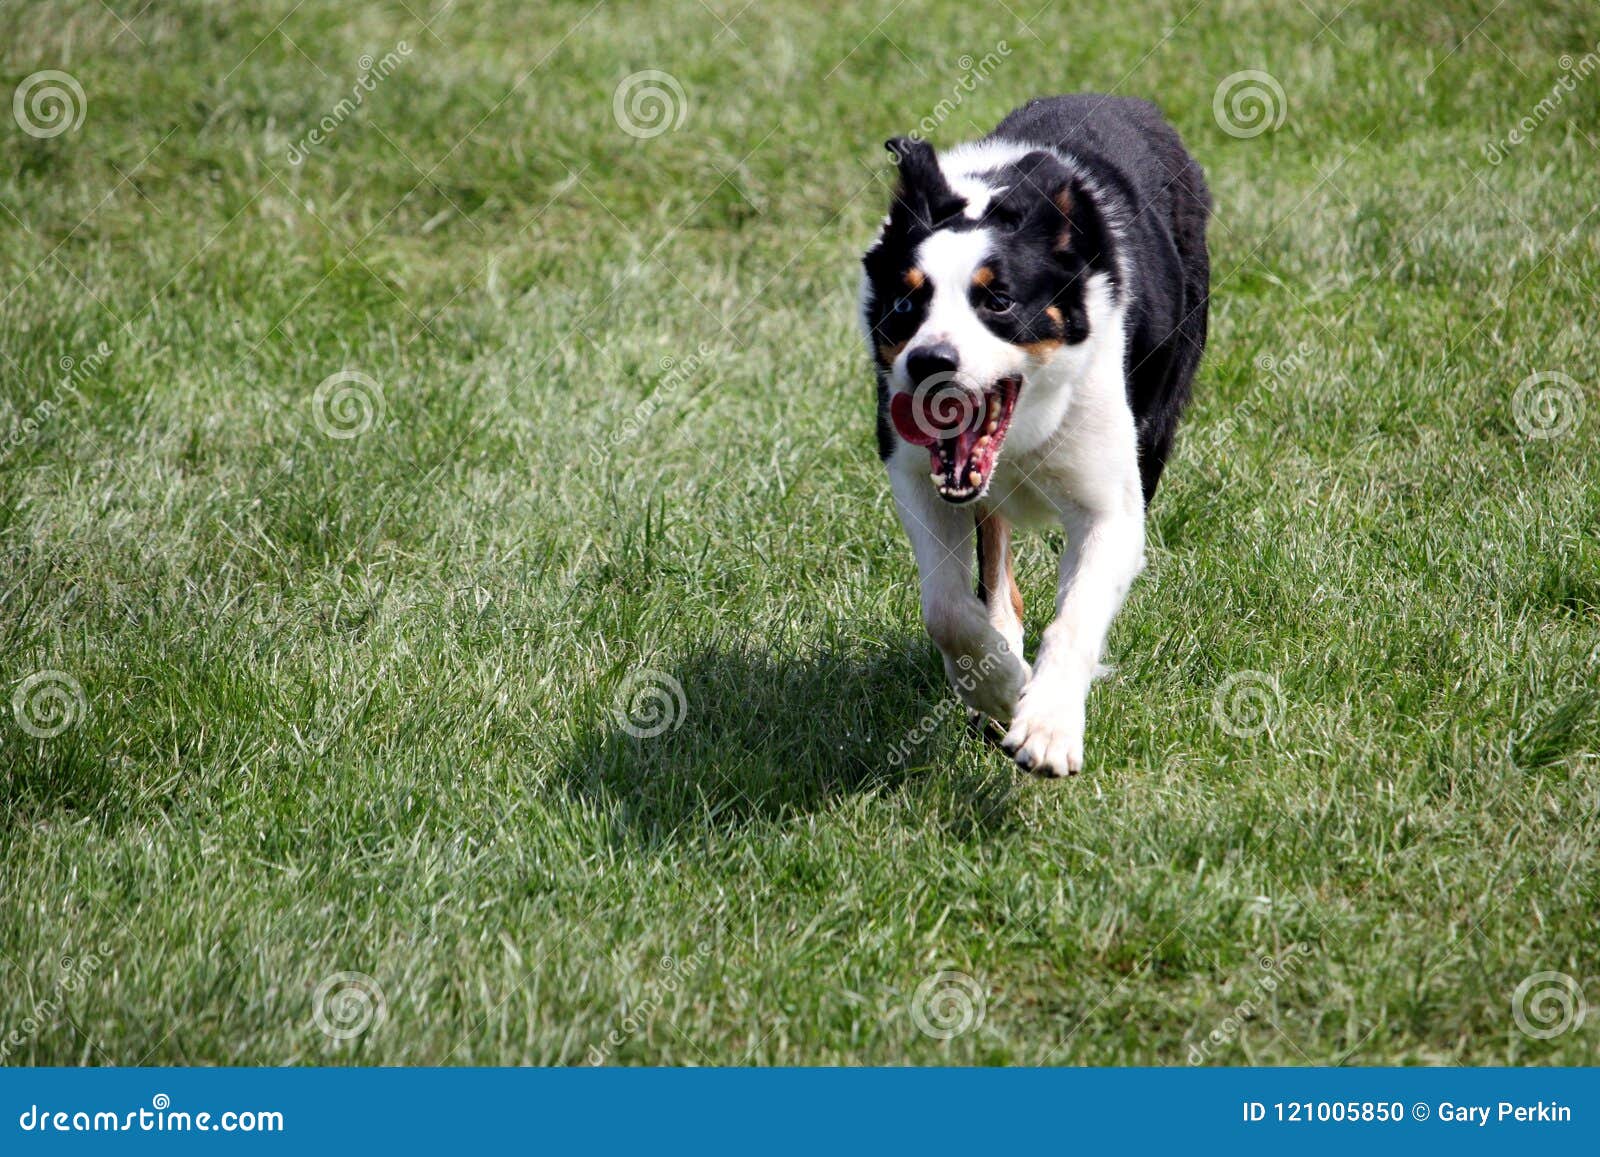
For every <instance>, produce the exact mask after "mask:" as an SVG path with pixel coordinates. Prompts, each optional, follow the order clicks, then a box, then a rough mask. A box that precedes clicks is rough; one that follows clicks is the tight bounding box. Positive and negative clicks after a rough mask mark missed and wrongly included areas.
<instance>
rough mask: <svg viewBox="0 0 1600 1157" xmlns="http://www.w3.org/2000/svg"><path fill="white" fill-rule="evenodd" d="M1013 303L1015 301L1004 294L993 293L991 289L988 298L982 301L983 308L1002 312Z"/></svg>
mask: <svg viewBox="0 0 1600 1157" xmlns="http://www.w3.org/2000/svg"><path fill="white" fill-rule="evenodd" d="M1015 304H1016V302H1014V301H1012V300H1011V299H1010V298H1009V297H1007V296H1006V295H1005V294H1003V293H995V292H992V291H991V292H990V294H989V298H988V300H987V301H985V302H984V303H983V305H984V308H985V309H988V310H990V311H992V312H994V313H1004V312H1005V311H1006V310H1008V309H1010V308H1011V307H1012V306H1013V305H1015Z"/></svg>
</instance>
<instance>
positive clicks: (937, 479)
mask: <svg viewBox="0 0 1600 1157" xmlns="http://www.w3.org/2000/svg"><path fill="white" fill-rule="evenodd" d="M928 477H929V478H932V479H933V484H934V485H935V486H938V485H939V484H940V483H941V482H943V481H944V475H943V474H940V473H939V472H938V471H937V470H935V471H934V472H933V473H931V474H929V475H928Z"/></svg>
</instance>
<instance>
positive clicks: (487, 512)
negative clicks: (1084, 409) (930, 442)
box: [0, 0, 1600, 1065]
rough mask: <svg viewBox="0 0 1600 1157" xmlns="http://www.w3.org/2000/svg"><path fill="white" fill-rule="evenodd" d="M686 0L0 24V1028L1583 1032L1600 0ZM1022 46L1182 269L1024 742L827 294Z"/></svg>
mask: <svg viewBox="0 0 1600 1157" xmlns="http://www.w3.org/2000/svg"><path fill="white" fill-rule="evenodd" d="M740 3H741V0H705V2H704V3H701V2H700V0H674V2H672V3H667V4H658V3H645V2H643V0H628V2H624V0H601V2H600V3H598V4H593V3H591V2H590V0H577V2H571V3H569V2H565V0H563V2H557V3H550V4H538V5H529V4H518V3H512V2H510V0H505V2H502V3H492V4H491V3H467V2H465V0H459V2H457V3H456V4H454V5H453V6H452V5H448V4H445V5H444V6H443V7H440V6H439V4H440V0H426V4H424V3H419V2H418V0H394V2H393V3H385V4H379V5H374V6H371V7H368V6H360V8H359V11H358V10H357V9H356V8H352V7H351V6H349V5H337V4H331V3H323V2H320V0H313V2H312V3H302V4H296V3H290V2H288V0H272V2H262V3H252V4H240V5H225V4H214V3H213V4H201V3H181V2H174V3H166V2H162V3H158V4H152V5H148V6H145V7H143V8H142V9H141V7H140V5H139V4H138V3H135V2H133V0H127V2H124V0H108V2H107V3H106V4H101V3H99V2H98V0H71V2H63V3H49V4H44V3H16V2H12V3H6V4H3V5H0V65H3V67H0V98H3V97H4V96H5V95H6V94H13V95H14V97H15V99H14V101H13V102H12V103H11V104H10V105H9V106H8V107H0V439H3V441H0V692H3V696H0V771H3V777H0V784H3V792H4V808H3V814H0V1034H6V1035H0V1055H3V1056H4V1057H5V1058H6V1060H7V1061H8V1062H9V1063H21V1064H45V1063H49V1064H78V1063H83V1064H109V1063H115V1064H118V1065H128V1064H135V1063H139V1062H145V1063H156V1064H166V1063H220V1064H230V1063H255V1064H279V1063H319V1064H320V1063H400V1064H419V1063H430V1064H434V1063H438V1064H465V1063H472V1064H488V1063H522V1062H532V1063H551V1064H581V1063H585V1062H586V1061H587V1062H591V1063H592V1062H594V1061H598V1060H603V1061H605V1062H606V1063H618V1064H622V1063H669V1064H707V1063H717V1064H730V1063H753V1064H807V1063H833V1064H839V1063H914V1064H940V1063H961V1064H974V1063H976V1064H991V1063H1028V1064H1084V1063H1092V1064H1101V1063H1172V1064H1183V1063H1188V1062H1196V1061H1199V1062H1204V1063H1208V1064H1233V1063H1246V1062H1254V1063H1270V1064H1306V1063H1311V1064H1330V1063H1352V1064H1370V1063H1380V1062H1391V1063H1392V1062H1401V1063H1466V1064H1490V1063H1514V1064H1521V1063H1592V1062H1593V1061H1594V1060H1595V1057H1596V1050H1597V1047H1600V1011H1596V1012H1594V1013H1593V1014H1592V1015H1590V1016H1589V1018H1588V1020H1587V1022H1585V1021H1584V1020H1583V1019H1582V1018H1581V1016H1580V1015H1579V1014H1580V1012H1581V1010H1582V1009H1583V1008H1584V1005H1583V1003H1582V1001H1583V1000H1584V992H1583V991H1582V990H1583V989H1584V988H1585V986H1587V998H1588V999H1589V1000H1590V1001H1594V1002H1600V979H1597V977H1600V941H1597V939H1596V935H1595V923H1596V915H1597V912H1600V851H1597V845H1600V807H1597V805H1600V791H1597V787H1600V756H1597V752H1600V690H1597V687H1600V650H1597V646H1600V463H1597V455H1596V448H1597V445H1596V444H1597V438H1596V434H1597V431H1600V398H1597V396H1596V389H1595V387H1596V382H1597V381H1600V353H1597V346H1596V342H1595V327H1594V317H1595V315H1596V290H1597V287H1600V243H1597V237H1600V221H1597V218H1596V216H1595V213H1596V200H1597V196H1600V186H1597V184H1596V181H1595V173H1596V170H1597V166H1600V131H1597V130H1596V129H1595V127H1594V126H1595V125H1596V124H1600V58H1597V57H1596V56H1595V55H1593V54H1595V53H1597V52H1600V47H1597V45H1600V12H1597V11H1596V10H1595V9H1594V8H1593V6H1591V5H1581V4H1577V3H1563V2H1556V0H1527V2H1524V3H1519V4H1516V5H1503V6H1502V5H1499V4H1496V3H1494V2H1493V0H1428V2H1427V3H1423V2H1421V0H1415V2H1412V3H1403V4H1400V5H1398V6H1396V5H1392V4H1387V3H1379V2H1377V0H1353V2H1351V3H1348V4H1341V2H1340V0H1308V2H1307V3H1306V4H1276V3H1268V2H1266V0H1258V2H1244V0H1200V2H1199V3H1194V4H1191V0H1171V2H1163V3H1139V4H1134V5H1130V4H1128V3H1121V2H1111V0H1082V2H1078V3H1073V4H1071V5H1066V4H1047V5H1045V6H1044V7H1043V8H1041V9H1039V11H1038V12H1037V13H1035V12H1034V11H1033V8H1034V3H1033V0H1029V3H1027V4H1026V5H1013V7H1014V11H1013V12H1011V13H1009V14H1008V11H1007V9H1006V8H1005V7H1004V6H990V5H977V4H969V3H958V2H939V3H932V2H919V0H912V2H911V3H905V4H903V5H895V6H893V7H890V6H888V5H883V6H857V5H848V4H839V5H830V6H827V8H826V10H823V9H822V8H819V6H817V5H814V4H811V3H802V2H800V0H783V2H767V0H760V2H758V3H754V4H750V5H748V6H746V7H743V8H742V9H741V7H740ZM47 70H48V71H49V72H52V73H62V74H65V75H66V78H67V79H66V80H63V79H61V78H60V77H58V76H53V75H47V76H45V77H43V78H39V77H38V76H37V74H39V73H41V72H46V71H47ZM651 70H653V71H655V72H657V73H661V74H665V75H664V76H660V75H657V76H645V77H642V78H640V77H638V76H637V74H640V73H644V72H647V71H651ZM1241 73H1250V74H1252V75H1246V76H1243V77H1241V76H1239V75H1238V74H1241ZM1256 73H1259V74H1265V76H1264V77H1263V76H1260V75H1253V74H1256ZM363 78H365V81H363ZM68 80H70V81H71V82H72V83H71V84H68V83H67V81H68ZM74 86H75V88H74ZM1240 86H1243V87H1242V88H1241V87H1240ZM1073 89H1099V90H1109V91H1116V92H1120V93H1128V94H1137V95H1144V96H1149V97H1151V98H1153V99H1155V100H1157V101H1159V102H1160V103H1161V104H1162V105H1163V107H1164V108H1165V109H1166V110H1167V112H1168V114H1169V116H1170V117H1171V118H1172V119H1173V120H1174V122H1175V123H1176V124H1177V125H1178V126H1179V128H1180V129H1181V131H1182V132H1183V133H1184V135H1185V137H1186V138H1187V140H1188V141H1189V143H1190V145H1191V147H1192V149H1193V151H1194V152H1195V153H1196V155H1197V156H1198V157H1199V158H1200V160H1201V161H1202V163H1203V164H1204V165H1205V167H1206V169H1207V172H1208V175H1209V178H1210V181H1211V185H1212V188H1213V190H1214V191H1215V194H1216V200H1217V212H1216V219H1215V223H1214V225H1213V229H1212V250H1213V265H1214V270H1215V285H1214V297H1213V314H1212V331H1211V332H1212V345H1211V347H1210V350H1209V351H1208V355H1207V359H1206V362H1205V365H1204V367H1203V368H1202V371H1201V375H1200V381H1199V383H1198V387H1197V396H1196V401H1195V405H1194V407H1193V409H1192V410H1191V413H1190V419H1189V421H1188V423H1187V425H1186V427H1185V434H1184V436H1183V438H1182V440H1181V444H1180V450H1179V452H1178V454H1177V456H1176V459H1175V460H1174V462H1173V463H1172V465H1171V466H1170V467H1169V470H1168V473H1167V476H1166V479H1165V481H1164V483H1163V487H1162V490H1161V492H1160V493H1159V494H1158V495H1157V499H1156V502H1155V504H1154V507H1153V509H1152V513H1151V521H1150V539H1151V543H1150V551H1149V568H1148V570H1147V571H1146V573H1145V575H1144V576H1143V578H1141V580H1140V581H1139V583H1138V584H1137V585H1136V587H1135V591H1134V594H1133V597H1132V598H1131V599H1130V601H1129V604H1128V606H1127V609H1126V610H1125V612H1124V614H1123V616H1122V618H1121V619H1120V620H1119V622H1118V624H1117V626H1116V629H1115V630H1114V632H1113V635H1112V638H1111V642H1110V656H1109V659H1110V661H1111V662H1112V663H1113V664H1115V666H1116V671H1115V673H1114V675H1112V676H1111V677H1110V678H1108V679H1107V680H1105V681H1104V682H1102V683H1101V684H1099V685H1098V686H1097V688H1096V690H1095V693H1094V695H1093V696H1092V698H1091V700H1090V728H1089V736H1088V763H1089V768H1088V770H1087V772H1086V773H1085V774H1084V775H1082V776H1079V777H1077V778H1075V779H1072V780H1068V781H1063V782H1060V783H1057V784H1046V783H1041V782H1037V781H1033V780H1030V779H1027V778H1025V777H1023V776H1021V775H1019V774H1018V773H1017V772H1016V771H1015V770H1014V769H1013V768H1012V767H1011V766H1010V765H1009V764H1008V763H1007V762H1006V761H1005V760H1003V759H1002V758H1001V757H1000V756H998V755H997V754H995V753H994V752H992V751H990V750H989V749H987V748H985V747H984V746H982V745H981V744H980V743H978V742H976V741H975V740H973V739H971V738H969V737H968V736H967V735H966V733H965V730H964V728H963V727H962V724H961V719H960V713H959V711H957V710H955V704H954V702H953V700H952V699H950V698H949V696H948V692H947V691H946V690H945V687H944V682H943V678H942V673H941V671H940V667H939V662H938V659H937V656H936V654H935V652H934V650H933V647H932V645H931V644H930V643H929V642H928V640H927V639H926V638H925V636H924V633H923V631H922V629H921V626H920V623H919V618H918V612H917V606H916V586H915V577H914V573H913V567H912V562H911V558H910V553H909V550H908V547H907V545H906V543H905V541H904V538H903V536H902V534H901V533H900V531H899V529H898V527H897V526H896V524H895V521H894V518H893V513H892V509H891V507H890V504H889V502H888V496H887V487H886V483H885V479H884V477H883V474H882V471H881V469H880V467H879V465H878V463H877V461H876V458H875V455H874V453H873V448H872V388H871V379H870V371H869V368H868V365H867V361H866V354H865V350H864V348H863V347H862V343H861V340H860V337H859V334H858V332H857V328H856V322H855V318H854V308H855V291H856V284H857V279H858V265H857V258H858V256H859V253H860V251H861V250H862V249H863V248H864V246H865V245H866V244H867V242H868V241H869V240H870V239H871V237H872V235H873V233H874V231H875V229H876V227H877V223H878V221H879V219H880V217H881V215H882V213H883V211H884V208H885V205H886V196H887V187H888V183H889V181H890V178H891V172H890V166H889V158H888V156H887V155H886V154H885V153H884V151H883V149H882V142H883V140H884V139H885V138H887V137H889V136H890V135H893V134H895V133H900V132H906V131H910V130H913V129H916V128H917V127H918V125H919V123H921V122H923V121H924V120H926V121H927V122H928V124H927V126H926V127H927V129H928V135H929V136H930V137H931V139H932V140H933V141H934V142H935V143H936V144H940V145H944V144H950V143H953V142H955V141H958V140H961V139H964V138H968V137H971V136H975V135H978V133H979V132H980V131H982V130H984V129H986V128H987V127H989V126H990V125H992V124H993V123H994V122H995V121H996V120H997V119H998V118H999V117H1000V116H1001V115H1003V114H1004V113H1005V112H1006V111H1007V110H1008V109H1009V108H1010V107H1012V106H1013V105H1014V104H1016V103H1019V102H1020V101H1021V100H1023V99H1024V98H1026V97H1027V96H1030V95H1035V94H1039V93H1045V92H1053V91H1064V90H1073ZM19 90H20V91H19ZM52 91H53V92H54V94H55V95H56V96H57V97H59V98H60V99H58V100H55V101H53V102H52V101H51V100H50V99H47V98H49V97H50V95H51V93H52ZM358 92H359V94H360V96H359V101H357V99H356V97H355V94H356V93H358ZM1553 93H1554V94H1557V95H1556V97H1555V98H1554V99H1552V94H1553ZM1236 97H1237V98H1238V99H1237V100H1235V98H1236ZM36 98H38V99H36ZM1255 98H1259V99H1255ZM3 104H4V101H3V100H0V105H3ZM8 113H9V115H7V114H8ZM313 130H315V131H313ZM1513 133H1514V134H1515V135H1514V137H1513ZM341 375H342V376H341ZM1536 375H1543V376H1536ZM1059 548H1060V542H1059V541H1058V540H1057V541H1052V540H1049V539H1045V538H1035V539H1029V540H1025V541H1024V544H1023V546H1022V548H1021V552H1020V558H1019V566H1020V569H1021V574H1022V582H1023V590H1024V593H1025V595H1026V597H1027V600H1028V604H1029V608H1028V620H1029V626H1030V631H1031V632H1034V633H1036V632H1037V631H1038V630H1039V629H1040V628H1041V627H1042V625H1043V623H1044V621H1045V616H1046V615H1047V614H1048V611H1049V605H1050V601H1051V596H1052V591H1053V577H1054V573H1053V557H1054V554H1055V552H1056V551H1058V550H1059ZM657 731H658V732H659V734H654V735H652V734H650V732H657ZM1540 973H1547V974H1559V975H1558V976H1554V977H1551V976H1545V977H1542V978H1541V977H1538V976H1537V975H1536V974H1540ZM356 974H359V975H356ZM1563 977H1564V978H1565V979H1563ZM1529 978H1532V979H1529ZM1529 1029H1531V1030H1532V1031H1528V1030H1529Z"/></svg>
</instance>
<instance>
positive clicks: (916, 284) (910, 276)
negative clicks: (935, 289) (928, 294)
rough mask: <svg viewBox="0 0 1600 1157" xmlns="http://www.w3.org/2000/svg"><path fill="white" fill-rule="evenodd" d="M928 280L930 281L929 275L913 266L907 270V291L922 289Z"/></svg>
mask: <svg viewBox="0 0 1600 1157" xmlns="http://www.w3.org/2000/svg"><path fill="white" fill-rule="evenodd" d="M926 280H928V275H927V274H926V273H924V272H922V270H920V269H918V268H917V267H916V266H914V265H913V266H912V267H911V268H910V269H908V270H906V276H905V282H906V288H907V289H913V290H914V289H921V288H922V283H923V282H924V281H926Z"/></svg>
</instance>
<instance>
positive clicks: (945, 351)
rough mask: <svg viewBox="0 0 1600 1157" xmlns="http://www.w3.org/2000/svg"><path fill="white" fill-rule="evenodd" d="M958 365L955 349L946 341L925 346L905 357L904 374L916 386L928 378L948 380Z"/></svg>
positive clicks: (958, 359)
mask: <svg viewBox="0 0 1600 1157" xmlns="http://www.w3.org/2000/svg"><path fill="white" fill-rule="evenodd" d="M960 364H961V358H960V357H959V356H958V355H957V354H956V347H955V346H953V345H951V344H950V343H949V342H947V341H941V342H935V343H934V344H933V345H925V346H923V347H922V348H921V349H915V350H912V351H911V352H910V353H909V354H907V355H906V373H908V374H910V375H911V383H912V385H916V386H920V385H921V384H922V383H923V382H925V381H927V380H928V379H929V378H938V379H940V380H941V381H943V380H948V379H949V378H950V377H951V376H952V375H953V374H954V373H955V372H956V367H957V366H959V365H960Z"/></svg>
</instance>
